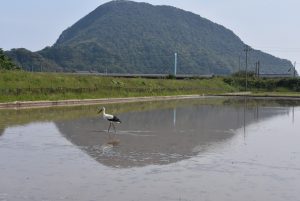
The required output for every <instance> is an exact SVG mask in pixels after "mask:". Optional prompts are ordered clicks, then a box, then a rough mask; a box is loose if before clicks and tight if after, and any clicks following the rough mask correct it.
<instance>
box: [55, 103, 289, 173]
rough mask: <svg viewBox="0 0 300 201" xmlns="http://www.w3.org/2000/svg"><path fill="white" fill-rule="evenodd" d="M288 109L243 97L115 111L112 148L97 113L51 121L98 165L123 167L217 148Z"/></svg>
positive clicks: (187, 156)
mask: <svg viewBox="0 0 300 201" xmlns="http://www.w3.org/2000/svg"><path fill="white" fill-rule="evenodd" d="M258 103H259V102H258ZM165 104H166V105H168V103H167V102H165ZM108 111H109V108H108ZM288 113H289V109H288V108H282V107H278V108H271V107H259V105H258V104H257V103H249V102H247V101H246V100H239V101H238V102H236V101H234V102H232V100H227V101H225V102H224V103H223V104H198V105H197V104H196V105H181V106H180V107H173V108H165V109H158V108H156V109H150V110H146V111H137V112H127V113H123V114H120V115H119V116H120V118H121V119H122V121H123V123H122V124H121V125H120V126H119V127H118V132H117V134H116V135H115V136H114V137H115V138H116V139H117V140H118V141H120V144H119V146H116V147H114V146H112V145H111V144H110V143H109V141H110V140H111V139H110V138H109V136H108V134H107V132H106V131H105V129H107V126H108V123H107V122H106V121H105V120H102V119H101V118H99V117H88V118H79V119H75V120H70V121H60V122H56V123H55V124H56V126H57V127H58V129H59V130H60V132H61V133H62V134H63V136H65V137H66V138H67V139H68V140H69V141H71V142H72V143H73V144H74V145H76V146H78V147H79V148H80V149H82V150H84V151H85V152H86V153H87V154H88V155H90V156H91V157H93V158H94V159H96V160H97V161H98V162H100V163H101V164H104V165H106V166H112V167H119V168H128V167H134V166H145V165H151V164H160V165H162V164H169V163H174V162H177V161H179V160H183V159H187V158H191V157H193V156H195V155H198V154H199V153H201V152H205V151H206V150H207V149H215V148H218V147H219V146H222V143H224V142H226V141H228V140H230V139H231V138H232V137H234V135H235V133H236V130H237V129H240V128H246V126H247V125H249V124H252V123H255V122H257V121H260V120H263V119H266V118H270V117H273V116H275V115H284V114H288ZM244 132H246V130H245V131H244ZM245 134H246V133H245Z"/></svg>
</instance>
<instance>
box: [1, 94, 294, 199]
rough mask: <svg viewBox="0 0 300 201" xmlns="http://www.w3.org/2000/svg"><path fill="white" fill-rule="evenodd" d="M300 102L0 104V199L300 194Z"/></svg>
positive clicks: (274, 196) (284, 196) (281, 196)
mask: <svg viewBox="0 0 300 201" xmlns="http://www.w3.org/2000/svg"><path fill="white" fill-rule="evenodd" d="M299 105H300V103H299V102H296V101H271V100H245V99H198V100H185V101H165V102H149V103H138V104H137V103H135V104H133V103H131V104H118V105H107V106H106V108H107V112H111V113H114V114H117V115H118V117H119V118H120V119H121V120H122V124H120V125H117V132H116V133H114V132H112V133H111V134H110V135H109V134H108V133H107V128H108V123H107V122H106V121H104V120H103V119H101V118H99V117H98V116H97V114H96V110H97V107H96V106H86V107H71V108H70V107H69V108H51V109H32V110H19V111H18V110H0V178H1V179H0V201H4V200H7V201H9V200H11V201H19V200H24V201H35V200H36V201H40V200H45V201H52V200H68V201H69V200H70V201H71V200H72V201H73V200H78V201H79V200H80V201H81V200H95V201H96V200H97V201H98V200H112V201H114V200H116V201H118V200H122V201H124V200H137V201H138V200H146V201H148V200H149V201H153V200H222V201H223V200H231V201H232V200H237V201H240V200H246V201H250V200H273V201H277V200H278V201H279V200H280V201H281V200H290V201H297V200H300V193H299V186H300V146H299V142H300V132H299V130H300V124H299V121H300V107H299Z"/></svg>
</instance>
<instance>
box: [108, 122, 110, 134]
mask: <svg viewBox="0 0 300 201" xmlns="http://www.w3.org/2000/svg"><path fill="white" fill-rule="evenodd" d="M110 127H111V122H109V127H108V133H109V130H110Z"/></svg>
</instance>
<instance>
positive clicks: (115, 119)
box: [108, 116, 121, 123]
mask: <svg viewBox="0 0 300 201" xmlns="http://www.w3.org/2000/svg"><path fill="white" fill-rule="evenodd" d="M108 121H111V122H116V123H121V120H120V119H119V118H118V117H116V116H113V118H112V119H108Z"/></svg>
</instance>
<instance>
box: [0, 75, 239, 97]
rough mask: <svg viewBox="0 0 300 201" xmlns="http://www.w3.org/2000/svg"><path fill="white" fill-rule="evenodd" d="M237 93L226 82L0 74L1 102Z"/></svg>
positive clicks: (215, 80) (216, 80) (219, 80)
mask: <svg viewBox="0 0 300 201" xmlns="http://www.w3.org/2000/svg"><path fill="white" fill-rule="evenodd" d="M234 91H236V87H234V86H230V85H229V84H227V83H225V82H224V81H223V78H212V79H189V80H174V79H145V78H112V77H99V76H85V75H69V74H55V73H28V72H21V71H1V72H0V102H10V101H35V100H66V99H93V98H108V97H109V98H114V97H115V98H117V97H138V96H165V95H188V94H220V93H227V92H234Z"/></svg>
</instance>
